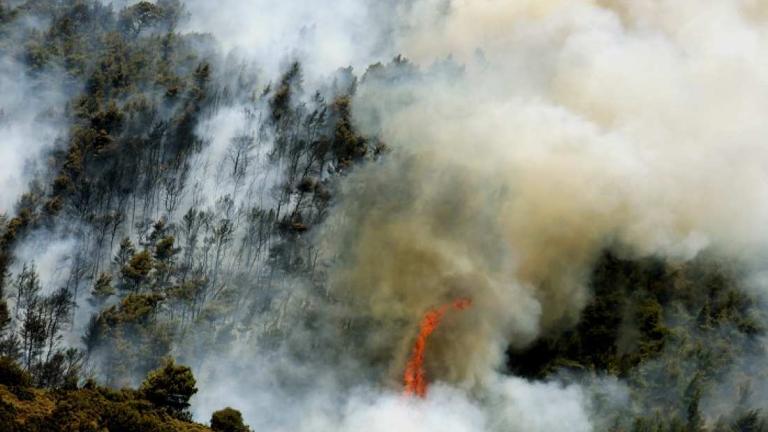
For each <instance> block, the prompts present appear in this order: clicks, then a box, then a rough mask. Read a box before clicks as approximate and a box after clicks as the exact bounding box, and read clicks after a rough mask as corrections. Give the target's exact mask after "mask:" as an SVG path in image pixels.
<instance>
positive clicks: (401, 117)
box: [328, 1, 768, 383]
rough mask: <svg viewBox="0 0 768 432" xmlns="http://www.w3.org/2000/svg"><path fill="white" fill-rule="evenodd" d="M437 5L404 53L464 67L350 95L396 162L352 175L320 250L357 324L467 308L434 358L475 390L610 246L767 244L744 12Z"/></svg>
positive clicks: (640, 250) (756, 43)
mask: <svg viewBox="0 0 768 432" xmlns="http://www.w3.org/2000/svg"><path fill="white" fill-rule="evenodd" d="M440 4H442V2H422V3H421V4H419V5H417V7H415V9H414V10H415V11H418V12H420V13H418V14H412V15H410V16H409V19H410V20H411V27H410V31H409V32H407V33H406V34H404V35H402V37H401V39H400V45H399V46H398V48H399V50H400V51H401V52H403V53H404V54H405V55H406V57H410V58H412V59H414V60H415V61H416V64H417V65H420V66H421V67H422V68H427V67H429V66H430V65H431V62H433V61H437V60H440V59H441V58H444V57H446V56H451V55H453V56H454V57H453V58H454V60H452V61H455V62H457V63H458V64H459V65H461V66H462V67H463V70H462V71H461V72H459V73H455V72H450V70H449V71H447V72H446V71H445V69H451V68H445V67H440V66H439V65H435V66H433V67H432V68H431V69H430V70H429V71H428V72H427V79H423V76H422V79H419V78H418V76H417V77H415V78H409V76H408V71H405V72H404V76H400V77H395V78H394V79H393V78H392V77H391V76H377V74H376V73H375V72H373V73H370V74H369V76H368V77H367V78H368V79H367V80H364V81H363V82H362V84H361V86H360V89H359V91H358V94H357V97H356V100H355V108H356V114H357V117H356V118H357V121H358V126H359V127H361V128H362V130H363V131H365V132H367V133H369V134H373V135H377V136H380V137H381V139H383V140H384V141H385V142H386V143H388V144H389V145H390V146H392V147H393V148H394V150H393V156H392V157H391V158H390V159H389V160H388V161H387V162H385V163H383V164H379V165H376V166H370V167H369V168H366V169H363V170H360V171H358V172H357V173H356V174H355V176H354V179H353V180H352V181H350V182H349V184H351V186H350V187H349V190H348V191H347V193H346V194H345V197H344V199H343V200H342V203H341V205H340V207H339V209H338V212H337V213H336V217H337V218H338V220H337V225H338V226H339V227H340V228H339V230H338V231H334V232H332V233H331V234H330V235H329V236H328V238H331V239H334V240H333V241H330V243H332V245H331V248H330V250H331V252H333V253H338V254H339V256H340V264H339V266H338V269H337V272H336V273H335V274H334V278H335V280H334V282H335V284H334V286H335V287H336V288H338V289H342V290H344V291H345V292H350V293H352V294H351V295H352V296H354V297H356V298H357V299H359V300H360V301H361V302H362V303H364V304H363V305H362V308H364V312H362V313H363V314H371V316H373V317H375V318H376V319H378V320H380V321H382V322H392V321H393V320H395V321H396V320H407V321H409V322H414V321H415V320H417V319H418V316H419V315H420V314H421V313H422V312H423V310H425V308H427V307H429V306H430V305H435V304H439V303H441V302H445V301H447V300H450V298H451V297H452V296H454V297H455V296H469V297H471V298H473V299H474V300H475V302H476V310H475V313H474V314H473V315H472V316H471V317H468V318H467V319H463V320H461V323H460V324H457V326H456V327H457V328H454V329H453V333H452V337H451V338H444V339H441V341H440V343H439V347H436V349H435V353H434V354H435V356H436V357H437V358H438V359H439V360H437V359H436V360H435V361H436V362H438V363H437V364H436V365H435V367H436V368H437V370H441V369H442V373H441V376H442V377H443V378H445V379H448V380H449V381H451V382H464V383H466V382H467V380H469V381H470V382H471V381H474V380H477V379H478V378H480V377H482V376H483V375H484V374H487V373H488V371H491V370H493V368H494V367H496V366H498V365H499V364H500V360H501V353H502V350H503V348H504V347H505V346H506V344H507V343H512V344H516V345H525V344H527V343H529V342H530V341H531V340H533V339H534V338H536V337H537V336H539V335H541V334H543V333H546V332H548V331H552V330H559V329H562V328H563V327H564V326H569V325H572V324H573V323H574V322H575V321H576V320H577V319H578V316H579V312H580V310H581V308H582V307H583V306H584V304H585V301H586V300H587V298H588V296H589V293H588V292H587V290H586V288H585V283H586V276H587V275H588V272H589V269H590V264H591V263H592V262H593V261H594V260H595V259H596V258H597V256H598V254H599V253H600V251H601V250H602V249H603V248H604V247H606V246H613V247H618V248H621V250H623V251H624V253H626V254H627V255H629V256H638V257H639V256H649V255H656V256H662V257H666V258H668V259H672V260H686V259H690V258H692V257H694V256H696V255H697V253H698V252H700V251H701V250H703V249H704V248H706V247H708V248H711V249H714V250H718V251H720V252H723V253H726V254H731V255H736V256H739V257H740V256H746V255H748V254H753V253H755V252H759V251H760V250H762V249H764V247H765V245H766V240H767V239H766V238H765V236H764V235H763V234H762V233H764V230H761V229H760V227H761V226H762V224H763V223H764V221H765V220H766V216H768V214H767V213H766V210H767V209H766V207H765V204H764V202H765V200H764V197H765V196H766V194H767V193H768V188H767V187H766V184H767V183H766V168H767V167H766V162H767V161H768V150H766V147H765V145H764V143H763V140H764V137H765V136H766V133H767V132H768V127H766V123H765V122H764V121H763V114H764V113H765V112H766V109H767V108H768V102H766V98H765V91H766V90H768V88H767V87H766V83H767V82H768V81H767V80H768V74H767V72H768V70H766V69H765V68H764V67H763V65H762V63H761V60H759V59H761V58H763V57H764V56H765V54H766V48H768V45H766V42H767V41H766V39H765V37H766V32H765V28H764V27H765V26H764V22H763V21H762V20H760V19H759V17H756V16H755V15H754V14H753V13H752V12H753V8H754V6H751V5H750V4H746V3H741V2H707V3H705V4H701V3H699V2H696V3H695V4H694V3H693V2H690V3H687V2H682V3H681V2H663V1H662V2H647V3H642V6H640V5H638V4H637V3H636V2H603V4H595V2H588V1H581V2H573V1H569V2H559V1H549V2H523V1H508V2H491V1H480V2H474V1H473V2H468V1H467V2H462V1H456V2H453V3H452V4H451V6H450V7H449V8H448V10H447V12H446V11H445V10H441V9H440V8H439V7H438V6H439V5H440ZM452 61H449V62H448V63H449V64H450V63H451V62H452ZM443 66H444V65H443ZM454 69H455V68H454ZM387 330H388V327H387V326H384V327H383V330H382V331H383V333H384V335H383V336H382V337H383V338H386V336H388V335H387V334H386V332H387ZM445 344H447V345H445ZM433 358H434V357H433Z"/></svg>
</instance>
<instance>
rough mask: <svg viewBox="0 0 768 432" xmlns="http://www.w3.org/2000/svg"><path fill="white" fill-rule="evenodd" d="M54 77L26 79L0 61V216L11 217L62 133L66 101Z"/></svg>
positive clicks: (22, 71)
mask: <svg viewBox="0 0 768 432" xmlns="http://www.w3.org/2000/svg"><path fill="white" fill-rule="evenodd" d="M61 82H62V80H61V79H60V77H58V76H57V74H55V73H51V74H41V76H40V77H39V78H32V77H29V76H27V74H26V72H25V68H24V67H23V66H22V65H20V64H18V63H17V62H16V61H15V60H13V59H12V58H10V56H4V57H2V58H0V214H2V213H11V212H12V210H13V208H14V205H15V204H16V201H17V200H18V198H19V196H20V195H21V194H22V192H24V191H26V190H27V187H28V186H29V182H30V181H31V180H32V179H34V178H35V174H36V173H37V172H38V171H42V170H44V169H45V166H43V164H42V162H43V161H44V160H45V156H46V153H45V151H46V150H50V149H52V148H53V146H54V144H55V140H56V138H58V137H59V136H60V134H61V133H62V130H63V126H64V122H63V121H62V119H61V113H60V109H61V108H62V107H63V106H64V103H65V102H66V100H67V97H66V93H65V91H64V89H62V88H61V86H60V83H61Z"/></svg>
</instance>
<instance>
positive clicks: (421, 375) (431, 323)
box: [403, 298, 472, 398]
mask: <svg viewBox="0 0 768 432" xmlns="http://www.w3.org/2000/svg"><path fill="white" fill-rule="evenodd" d="M471 305H472V300H470V299H466V298H461V299H458V300H455V301H454V302H453V303H449V304H446V305H443V306H440V307H439V308H435V309H430V310H428V311H427V313H426V314H425V315H424V318H422V319H421V324H420V325H419V335H418V337H416V342H415V343H414V344H413V352H412V353H411V357H410V358H409V359H408V364H406V366H405V375H404V376H403V382H404V385H405V394H406V395H408V396H418V397H422V398H423V397H425V396H426V395H427V379H426V373H425V371H424V350H425V349H426V347H427V339H428V338H429V335H431V334H432V332H434V331H435V330H436V329H437V327H438V326H439V325H440V321H441V320H442V319H443V316H444V315H445V313H446V312H448V310H449V309H451V308H454V309H456V310H464V309H467V308H468V307H470V306H471Z"/></svg>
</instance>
